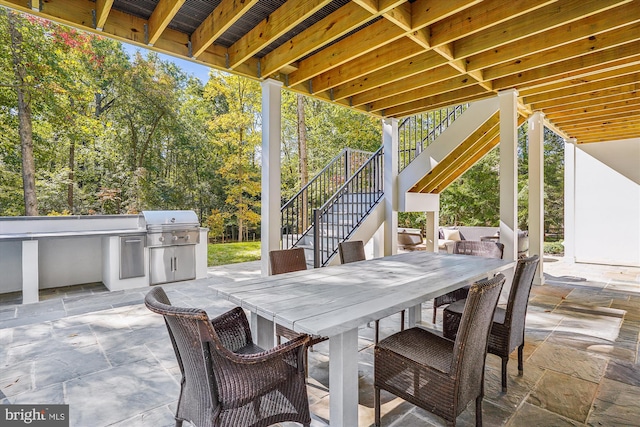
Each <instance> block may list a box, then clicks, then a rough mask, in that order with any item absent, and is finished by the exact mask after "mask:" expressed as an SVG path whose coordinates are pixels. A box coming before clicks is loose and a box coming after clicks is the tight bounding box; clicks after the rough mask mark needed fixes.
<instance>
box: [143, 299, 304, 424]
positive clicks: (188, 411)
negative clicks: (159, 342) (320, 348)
mask: <svg viewBox="0 0 640 427" xmlns="http://www.w3.org/2000/svg"><path fill="white" fill-rule="evenodd" d="M144 302H145V305H146V306H147V308H149V310H151V311H153V312H154V313H158V314H161V315H162V316H164V320H165V324H166V326H167V330H168V331H169V338H170V339H171V344H172V345H173V349H174V351H175V354H176V358H177V359H178V365H179V367H180V372H181V373H182V380H181V381H180V397H179V398H178V407H177V410H176V415H175V419H176V427H180V426H182V423H183V421H185V420H186V421H189V422H190V423H191V424H193V425H195V426H197V427H208V426H211V427H214V426H215V427H249V426H251V427H266V426H270V425H272V424H275V423H279V422H285V421H293V422H298V423H301V424H303V425H304V426H307V427H308V426H309V425H310V424H311V416H310V413H309V400H308V397H307V388H306V383H305V374H304V354H305V350H306V344H307V342H308V341H309V336H308V335H299V336H298V337H297V338H296V339H293V340H291V341H289V342H287V343H286V344H283V345H281V346H278V347H275V348H273V349H270V350H263V349H262V348H260V347H258V346H257V345H255V344H254V343H253V341H252V339H251V330H250V329H249V322H248V321H247V318H246V316H245V314H244V311H243V310H242V309H241V308H240V307H236V308H234V309H232V310H230V311H228V312H226V313H224V314H222V315H221V316H218V317H216V318H215V319H212V320H209V317H208V316H207V313H206V312H205V311H204V310H200V309H197V308H180V307H175V306H172V305H171V302H170V301H169V298H168V297H167V295H166V293H165V292H164V290H163V289H162V288H161V287H154V288H153V289H151V291H149V293H147V295H146V296H145V299H144Z"/></svg>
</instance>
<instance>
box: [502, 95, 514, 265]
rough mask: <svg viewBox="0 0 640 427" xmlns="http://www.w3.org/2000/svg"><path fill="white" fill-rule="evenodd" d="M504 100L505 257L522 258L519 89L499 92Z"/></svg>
mask: <svg viewBox="0 0 640 427" xmlns="http://www.w3.org/2000/svg"><path fill="white" fill-rule="evenodd" d="M498 98H499V102H500V242H501V243H502V244H504V259H507V260H515V259H517V257H518V245H517V244H516V238H517V235H518V234H517V230H518V156H517V154H518V99H517V98H518V91H517V90H515V89H509V90H505V91H502V92H500V93H499V94H498Z"/></svg>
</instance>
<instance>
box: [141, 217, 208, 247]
mask: <svg viewBox="0 0 640 427" xmlns="http://www.w3.org/2000/svg"><path fill="white" fill-rule="evenodd" d="M141 221H142V222H143V223H142V224H141V227H143V228H146V230H147V246H149V247H155V246H175V245H195V244H196V243H199V242H200V223H199V222H198V216H197V215H196V213H195V212H194V211H142V214H141Z"/></svg>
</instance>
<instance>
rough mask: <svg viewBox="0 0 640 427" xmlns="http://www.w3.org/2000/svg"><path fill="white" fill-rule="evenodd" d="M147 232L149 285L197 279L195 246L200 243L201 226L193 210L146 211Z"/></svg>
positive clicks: (145, 224)
mask: <svg viewBox="0 0 640 427" xmlns="http://www.w3.org/2000/svg"><path fill="white" fill-rule="evenodd" d="M141 221H142V222H144V227H145V228H146V230H147V246H148V247H149V276H150V277H149V279H150V280H149V283H150V284H152V285H156V284H159V283H168V282H176V281H180V280H189V279H194V278H195V276H196V272H195V245H196V244H198V243H199V242H200V224H199V223H198V217H197V215H196V213H195V212H194V211H143V212H142V214H141Z"/></svg>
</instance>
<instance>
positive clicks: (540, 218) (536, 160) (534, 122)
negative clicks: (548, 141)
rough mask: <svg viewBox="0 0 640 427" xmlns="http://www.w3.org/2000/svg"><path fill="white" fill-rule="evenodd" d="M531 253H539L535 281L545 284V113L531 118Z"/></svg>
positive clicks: (538, 113)
mask: <svg viewBox="0 0 640 427" xmlns="http://www.w3.org/2000/svg"><path fill="white" fill-rule="evenodd" d="M528 132H529V254H530V255H533V254H536V255H539V256H540V263H539V264H538V269H537V271H536V275H535V278H534V279H533V281H534V283H535V284H537V285H543V284H544V274H543V271H544V269H543V258H544V113H542V112H539V111H536V112H535V113H533V115H532V116H531V117H530V118H529V130H528Z"/></svg>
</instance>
